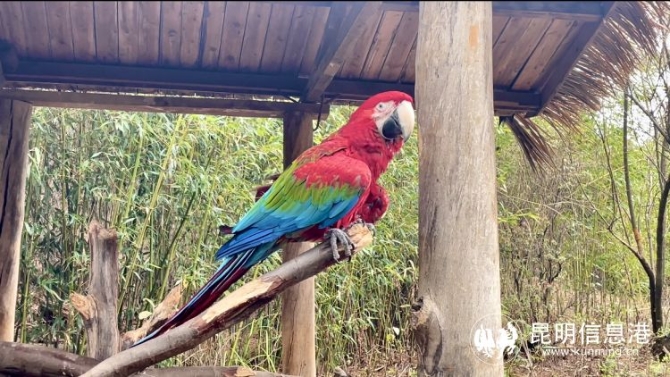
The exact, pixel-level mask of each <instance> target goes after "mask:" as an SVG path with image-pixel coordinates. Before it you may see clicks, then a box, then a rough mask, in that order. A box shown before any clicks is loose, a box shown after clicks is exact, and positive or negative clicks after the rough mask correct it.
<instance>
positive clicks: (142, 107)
mask: <svg viewBox="0 0 670 377" xmlns="http://www.w3.org/2000/svg"><path fill="white" fill-rule="evenodd" d="M0 98H10V99H15V100H21V101H25V102H29V103H32V104H33V105H35V106H45V107H65V108H77V109H93V110H119V111H140V112H154V113H156V112H158V113H182V114H205V115H220V116H221V115H223V116H233V117H256V118H282V117H283V116H284V114H285V113H286V112H295V111H299V112H305V113H308V114H314V115H317V114H319V112H320V111H321V119H325V118H327V117H328V113H329V111H330V106H329V105H323V106H321V105H320V104H307V103H298V102H279V101H260V100H240V99H225V98H195V97H164V96H140V95H130V94H107V93H82V92H59V91H45V90H22V89H19V90H17V89H13V90H12V89H4V90H0Z"/></svg>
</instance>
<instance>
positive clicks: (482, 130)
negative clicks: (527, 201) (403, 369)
mask: <svg viewBox="0 0 670 377" xmlns="http://www.w3.org/2000/svg"><path fill="white" fill-rule="evenodd" d="M491 13H492V10H491V2H469V1H468V2H461V1H454V2H421V3H420V6H419V31H418V33H419V34H418V39H417V51H416V52H417V53H416V102H417V111H418V124H419V125H420V132H421V135H420V141H419V154H420V155H419V195H420V202H419V284H418V285H419V286H418V297H419V299H418V300H417V302H416V303H415V304H414V305H413V310H414V312H413V325H414V333H415V336H416V339H417V346H418V351H419V353H420V355H421V358H420V362H419V375H420V376H447V375H448V376H482V377H491V376H502V375H503V360H502V356H501V352H499V350H497V349H495V348H496V347H493V348H494V349H489V351H491V352H494V353H495V357H491V358H487V357H486V356H485V355H484V353H482V352H481V351H482V350H483V349H484V348H487V343H486V342H482V343H477V341H476V340H475V339H474V338H477V334H479V336H482V335H484V336H486V333H485V332H483V333H481V332H478V331H477V330H478V329H480V326H481V328H483V329H490V330H491V332H492V333H493V334H494V335H497V334H498V331H499V330H500V329H501V308H500V271H499V252H498V225H497V198H496V171H495V142H494V126H493V82H492V62H491V60H492V58H491V48H492V47H491V27H492V25H491V23H492V15H491ZM479 340H481V339H479ZM487 340H488V339H487ZM496 340H498V338H497V337H496ZM501 343H502V342H501V341H500V340H499V341H498V343H496V346H499V345H500V344H501ZM477 345H479V346H480V347H481V348H480V350H478V349H477V348H476V346H477Z"/></svg>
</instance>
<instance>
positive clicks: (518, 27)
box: [493, 17, 533, 79]
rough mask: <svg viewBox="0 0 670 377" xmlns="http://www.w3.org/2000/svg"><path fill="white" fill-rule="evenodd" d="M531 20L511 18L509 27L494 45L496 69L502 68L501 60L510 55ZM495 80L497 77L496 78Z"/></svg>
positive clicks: (508, 23)
mask: <svg viewBox="0 0 670 377" xmlns="http://www.w3.org/2000/svg"><path fill="white" fill-rule="evenodd" d="M531 21H533V20H532V19H531V18H519V17H511V18H510V20H509V21H508V22H507V26H506V27H505V29H504V30H503V31H502V34H501V35H500V38H498V41H497V42H496V44H495V45H493V61H494V62H496V67H499V66H500V63H499V62H500V60H501V59H504V58H505V57H506V56H508V55H509V53H510V52H511V51H513V50H512V49H511V48H512V46H513V45H514V42H516V41H517V40H518V39H519V38H521V36H522V35H523V33H524V31H525V30H526V29H527V28H528V26H529V25H530V23H531ZM494 79H495V77H494Z"/></svg>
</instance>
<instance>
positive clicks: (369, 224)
mask: <svg viewBox="0 0 670 377" xmlns="http://www.w3.org/2000/svg"><path fill="white" fill-rule="evenodd" d="M365 226H366V227H368V230H369V231H370V232H372V236H373V237H374V236H376V235H377V228H375V226H374V224H371V223H365Z"/></svg>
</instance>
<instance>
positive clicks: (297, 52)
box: [0, 1, 669, 163]
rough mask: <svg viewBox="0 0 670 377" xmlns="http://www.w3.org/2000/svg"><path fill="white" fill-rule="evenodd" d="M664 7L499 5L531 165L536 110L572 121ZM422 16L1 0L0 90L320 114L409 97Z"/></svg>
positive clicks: (633, 60)
mask: <svg viewBox="0 0 670 377" xmlns="http://www.w3.org/2000/svg"><path fill="white" fill-rule="evenodd" d="M668 7H669V6H668V3H667V2H604V1H602V2H585V1H567V2H536V1H514V2H507V1H494V2H493V25H492V26H493V27H492V34H493V35H492V40H493V51H492V52H493V85H494V109H495V112H496V115H498V116H500V117H501V119H502V120H504V121H506V122H507V123H508V124H510V125H511V127H512V130H514V132H515V134H516V136H517V137H518V139H519V140H520V142H521V145H522V147H523V149H524V151H525V153H526V154H527V156H528V157H529V159H530V160H531V162H533V163H535V162H540V163H546V162H548V161H549V160H550V154H551V153H550V150H549V148H548V147H547V143H546V141H545V138H544V133H543V131H542V129H541V128H540V127H539V126H538V125H537V124H536V122H535V121H534V120H536V119H544V120H546V121H548V122H549V123H550V124H551V125H552V126H554V127H555V128H556V129H557V130H564V129H576V127H577V126H578V124H579V115H580V113H582V112H583V111H584V110H595V109H597V108H598V107H599V103H600V100H601V99H602V98H604V97H605V96H608V95H611V94H613V93H614V92H616V91H617V90H621V88H622V86H623V85H624V83H625V81H626V80H627V77H628V76H629V74H630V73H631V72H632V71H633V69H634V68H635V67H636V66H637V65H638V64H639V62H640V61H641V59H643V58H644V57H645V56H648V55H649V54H653V53H655V51H656V41H657V39H658V36H659V34H660V33H662V32H664V31H662V28H661V25H662V23H661V22H659V20H660V19H661V17H662V16H665V15H666V14H667V13H668V10H669V9H668ZM418 18H419V13H418V2H416V1H366V2H330V1H306V2H290V1H283V2H273V1H257V2H256V1H254V2H244V1H242V2H220V1H188V2H186V1H183V2H182V1H170V2H118V1H109V2H93V1H77V2H48V1H32V2H15V1H5V2H0V64H1V65H0V68H1V70H0V84H2V85H3V89H2V90H0V96H2V97H10V98H16V99H21V100H25V101H30V102H33V103H35V104H36V105H46V106H67V107H83V108H112V109H120V110H130V111H165V112H201V113H208V114H229V115H240V116H268V117H274V116H281V114H283V113H284V112H285V111H306V112H310V113H314V112H322V111H326V112H327V110H328V104H329V103H352V102H354V103H355V102H357V101H360V100H362V99H365V98H367V97H368V96H370V95H372V94H375V93H378V92H381V91H386V90H400V91H404V92H407V93H410V94H413V92H414V78H415V72H414V67H415V63H414V62H415V59H416V39H417V31H418V23H419V20H418ZM3 45H4V46H5V47H6V48H5V50H4V53H3V48H2V46H3ZM35 89H41V91H36V90H35ZM44 89H50V90H51V91H44ZM94 91H95V92H97V94H95V96H92V95H89V94H90V93H91V92H94ZM105 93H107V94H105ZM112 94H113V95H112ZM119 94H123V95H119ZM138 94H142V96H138ZM240 95H242V96H244V99H240V100H237V99H231V98H232V97H235V98H239V96H240ZM184 96H191V98H183V97H184ZM203 96H204V97H209V98H207V99H199V97H203ZM221 98H225V99H226V101H223V102H220V103H217V102H216V99H221ZM259 99H264V101H263V102H262V103H259V102H258V100H259ZM268 100H271V101H268ZM218 105H220V106H218ZM222 107H226V109H222Z"/></svg>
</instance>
